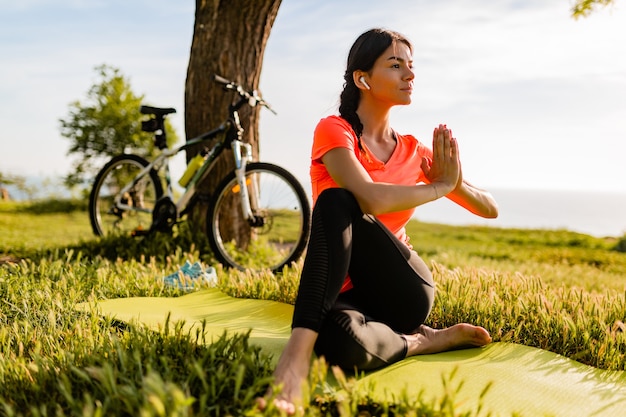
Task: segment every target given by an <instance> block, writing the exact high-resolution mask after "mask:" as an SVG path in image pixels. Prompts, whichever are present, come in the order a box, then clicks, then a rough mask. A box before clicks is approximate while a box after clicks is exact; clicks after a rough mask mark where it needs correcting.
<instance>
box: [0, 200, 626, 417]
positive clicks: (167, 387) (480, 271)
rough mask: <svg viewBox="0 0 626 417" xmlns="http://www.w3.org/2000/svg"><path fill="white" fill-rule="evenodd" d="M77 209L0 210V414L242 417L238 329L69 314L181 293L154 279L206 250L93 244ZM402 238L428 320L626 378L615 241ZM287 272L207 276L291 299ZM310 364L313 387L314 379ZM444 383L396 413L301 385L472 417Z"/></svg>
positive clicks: (356, 407) (157, 240)
mask: <svg viewBox="0 0 626 417" xmlns="http://www.w3.org/2000/svg"><path fill="white" fill-rule="evenodd" d="M84 210H85V208H84V205H83V204H82V203H81V202H77V201H46V202H39V203H30V204H28V203H0V415H7V416H49V415H69V416H97V415H121V416H125V415H128V416H131V415H132V416H137V415H141V416H165V415H167V416H176V415H180V416H191V415H209V416H212V415H215V416H218V415H219V416H221V415H255V411H254V398H255V397H256V396H257V395H259V394H261V393H263V392H264V389H265V386H266V385H267V384H268V383H269V382H270V381H271V372H272V369H271V366H270V360H269V358H267V357H265V356H264V355H263V354H262V353H261V352H260V351H259V350H258V349H257V348H255V347H254V346H249V345H248V339H247V336H245V335H243V336H232V337H231V336H228V335H224V336H223V337H222V338H221V339H220V340H218V341H217V342H215V343H213V344H207V343H205V341H204V340H202V332H201V331H194V332H191V333H189V332H186V331H184V330H183V327H182V326H181V325H180V323H168V325H167V328H166V329H165V330H164V331H163V332H159V333H155V332H152V331H150V330H148V329H144V328H133V329H129V328H128V327H126V325H124V324H123V323H119V322H116V321H114V320H111V319H107V318H104V317H100V316H98V315H97V314H86V313H80V312H78V311H76V309H75V305H76V304H77V303H80V302H85V301H87V302H94V301H96V300H101V299H108V298H115V297H130V296H176V295H179V294H180V293H179V292H178V291H176V290H174V289H171V288H168V287H164V286H163V284H162V283H160V282H159V280H158V279H156V278H157V277H162V276H165V275H167V274H169V273H171V272H173V271H174V270H176V269H177V268H178V267H179V266H180V265H182V264H183V263H184V262H185V260H191V261H195V260H198V259H201V260H203V261H204V262H206V263H211V264H212V263H213V262H214V261H213V259H212V257H211V255H210V254H209V253H208V252H207V249H206V248H207V245H206V242H205V241H204V240H203V239H202V238H201V237H198V236H193V234H192V233H191V232H189V231H188V230H185V228H184V227H183V228H181V231H180V232H179V233H177V234H176V235H175V236H173V237H168V236H162V235H157V236H155V237H154V238H151V239H143V240H141V239H122V238H116V239H113V238H111V239H96V238H94V237H93V236H92V235H91V231H90V226H89V221H88V217H87V214H86V212H85V211H84ZM409 235H410V236H412V241H411V242H412V244H413V245H414V247H415V249H416V250H417V251H418V252H419V253H420V255H421V256H422V257H423V258H424V259H425V260H426V261H427V263H429V264H430V265H432V268H433V274H434V276H435V279H436V281H437V283H438V293H437V299H436V301H435V305H434V309H433V311H432V314H431V316H430V318H429V324H430V325H432V326H434V327H443V326H449V325H451V324H454V323H457V322H460V321H469V322H474V323H477V324H481V325H483V326H485V327H486V328H487V329H488V330H489V331H490V332H491V333H492V335H493V336H494V340H496V341H509V342H515V343H522V344H525V345H529V346H535V347H539V348H542V349H547V350H550V351H553V352H556V353H559V354H562V355H565V356H568V357H570V358H573V359H575V360H577V361H579V362H582V363H586V364H589V365H592V366H595V367H598V368H602V369H610V370H618V371H622V370H624V367H625V364H626V360H625V359H626V358H625V355H626V327H625V325H624V321H626V300H625V295H626V254H625V253H623V252H621V251H619V250H616V248H617V249H619V248H621V247H623V245H624V243H623V242H624V239H623V238H622V239H616V238H605V239H602V238H594V237H590V236H586V235H582V234H577V233H572V232H568V231H551V230H517V229H496V228H486V227H453V226H445V225H436V224H425V223H419V222H413V223H411V224H410V227H409ZM299 268H300V265H295V266H294V267H292V268H289V269H286V270H285V272H284V274H283V275H282V276H279V277H278V276H274V275H273V274H270V273H266V274H250V273H245V272H239V271H224V270H222V269H221V268H218V276H219V277H220V283H219V286H220V288H221V289H222V290H223V291H224V292H226V293H229V294H231V295H233V296H237V297H252V298H262V299H272V300H278V301H283V302H287V303H293V301H294V299H295V294H296V291H297V284H298V278H299ZM315 365H316V367H319V369H320V372H313V373H312V380H311V383H312V386H315V385H316V383H317V384H318V385H319V384H321V381H322V380H323V379H324V378H325V376H324V375H325V374H326V370H325V368H324V365H323V363H317V364H315ZM335 378H337V379H339V380H340V381H341V380H342V379H341V378H342V376H341V375H339V376H335ZM450 378H452V380H451V381H450V382H449V384H450V387H451V389H450V390H451V392H450V394H449V395H446V396H444V397H442V398H439V399H434V400H433V399H428V400H426V399H424V398H418V399H415V398H413V399H404V400H399V402H398V403H395V404H384V403H383V404H381V403H378V402H376V401H374V400H373V399H371V398H369V397H368V396H367V395H366V394H365V395H363V394H358V393H351V392H350V391H349V390H348V394H349V395H348V396H345V395H344V396H338V395H336V394H337V393H336V392H334V391H332V390H330V391H326V392H324V393H323V394H321V395H320V394H319V392H317V391H316V392H315V393H314V392H312V393H311V396H312V397H311V398H312V401H313V404H314V405H312V406H310V407H309V408H307V415H342V416H343V415H345V416H347V415H422V416H473V415H484V413H482V414H481V413H478V412H477V411H476V410H467V409H465V408H464V406H463V404H460V403H457V402H456V401H455V398H454V386H455V382H454V381H453V376H450ZM346 386H349V383H348V382H346ZM359 413H360V414H359ZM269 414H270V415H271V412H270V413H269Z"/></svg>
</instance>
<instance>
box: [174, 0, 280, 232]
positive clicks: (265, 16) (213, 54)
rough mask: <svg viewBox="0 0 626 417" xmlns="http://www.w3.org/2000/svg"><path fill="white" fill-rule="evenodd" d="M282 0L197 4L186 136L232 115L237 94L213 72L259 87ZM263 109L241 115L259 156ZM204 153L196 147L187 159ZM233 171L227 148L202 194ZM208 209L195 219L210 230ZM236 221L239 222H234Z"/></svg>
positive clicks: (245, 109) (205, 0)
mask: <svg viewBox="0 0 626 417" xmlns="http://www.w3.org/2000/svg"><path fill="white" fill-rule="evenodd" d="M280 3H281V0H196V15H195V24H194V33H193V41H192V44H191V53H190V58H189V66H188V68H187V80H186V85H185V133H186V136H187V138H188V139H190V138H193V137H196V136H198V135H199V134H201V133H204V132H206V131H208V130H209V129H212V128H214V127H217V126H218V125H219V124H220V123H221V122H222V121H223V120H224V119H225V118H226V116H227V108H228V105H229V104H230V103H231V102H232V100H233V99H234V95H233V93H232V92H224V91H223V89H222V88H221V86H220V85H219V84H217V83H215V82H213V74H218V75H220V76H222V77H224V78H227V79H230V80H232V81H235V82H238V83H239V84H241V85H243V86H244V87H245V88H246V89H249V90H256V89H258V85H259V79H260V76H261V68H262V64H263V54H264V52H265V46H266V44H267V40H268V38H269V35H270V31H271V29H272V25H273V24H274V21H275V19H276V15H277V14H278V8H279V6H280ZM259 110H260V109H259V108H258V107H256V108H254V109H253V108H251V107H249V106H244V107H242V108H241V110H240V111H239V115H240V118H241V122H242V125H243V127H244V129H245V134H244V138H243V140H244V141H245V142H248V143H250V144H252V148H253V155H254V157H255V159H258V154H259ZM199 151H200V148H195V149H191V150H189V151H188V153H187V161H189V159H191V158H192V157H193V156H194V155H196V154H197V153H198V152H199ZM233 168H234V166H233V162H232V153H231V151H230V149H227V150H226V151H225V152H224V153H223V154H222V156H221V157H220V158H219V160H218V161H217V165H216V169H215V171H214V172H213V174H212V175H211V176H210V178H208V179H207V180H206V181H205V182H204V183H202V184H200V188H199V191H200V192H201V193H208V194H211V192H212V191H213V190H214V189H215V187H216V186H217V183H218V182H219V181H220V180H221V178H223V177H224V175H226V173H227V172H229V171H231V170H232V169H233ZM206 211H207V207H206V205H203V204H197V205H196V207H195V208H194V210H193V212H192V214H191V219H190V221H192V222H193V225H194V226H195V227H194V228H201V229H200V230H204V228H205V219H206ZM233 220H234V219H233Z"/></svg>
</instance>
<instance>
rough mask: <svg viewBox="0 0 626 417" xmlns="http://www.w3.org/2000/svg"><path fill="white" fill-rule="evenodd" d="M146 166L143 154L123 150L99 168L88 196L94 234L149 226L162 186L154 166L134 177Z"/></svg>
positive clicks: (134, 229) (126, 231) (138, 229)
mask: <svg viewBox="0 0 626 417" xmlns="http://www.w3.org/2000/svg"><path fill="white" fill-rule="evenodd" d="M146 166H148V161H146V160H145V159H144V158H142V157H140V156H137V155H126V154H125V155H119V156H116V157H114V158H113V159H111V161H109V162H108V163H107V164H106V165H105V166H104V168H102V170H100V172H99V173H98V175H97V176H96V180H95V181H94V184H93V188H92V189H91V194H90V196H89V219H90V221H91V228H92V229H93V232H94V234H96V235H98V236H106V235H109V234H114V233H115V234H132V233H135V232H138V231H147V230H149V229H150V226H151V225H152V211H153V209H154V205H155V204H156V201H157V200H158V199H159V198H160V197H161V195H163V186H162V184H161V181H160V179H159V176H158V174H157V172H156V171H154V170H151V171H149V172H148V173H147V174H146V175H143V176H142V177H137V175H138V174H139V173H140V172H141V171H142V170H143V169H144V168H145V167H146Z"/></svg>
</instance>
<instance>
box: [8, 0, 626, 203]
mask: <svg viewBox="0 0 626 417" xmlns="http://www.w3.org/2000/svg"><path fill="white" fill-rule="evenodd" d="M571 4H572V3H571V1H569V0H500V1H493V0H440V1H436V2H435V1H429V0H387V1H384V2H383V1H378V0H345V1H336V0H283V2H282V4H281V6H280V10H279V13H278V17H277V19H276V21H275V24H274V26H273V29H272V33H271V36H270V38H269V41H268V44H267V48H266V51H265V56H264V65H263V71H262V75H261V84H260V89H261V91H262V93H263V95H264V97H265V99H266V100H267V101H268V102H269V103H270V104H271V105H272V106H273V107H274V109H275V110H276V111H277V112H278V115H277V116H275V115H273V114H271V113H270V112H268V111H262V113H261V122H260V134H261V159H262V160H265V161H269V162H275V163H277V164H279V165H282V166H284V167H285V168H287V169H289V170H291V171H293V172H294V173H295V174H296V175H297V176H298V178H299V179H301V181H302V182H303V183H308V166H309V151H310V146H311V139H312V133H313V129H314V127H315V125H316V123H317V122H318V121H319V119H321V118H322V117H325V116H327V115H329V114H333V113H335V112H336V109H337V104H338V96H339V93H340V91H341V87H342V77H343V71H344V69H345V61H346V57H347V52H348V50H349V48H350V46H351V44H352V42H353V41H354V40H355V39H356V37H357V36H358V35H359V34H361V33H362V32H364V31H366V30H368V29H370V28H372V27H385V28H389V29H393V30H397V31H399V32H402V33H403V34H405V35H406V36H407V37H408V38H409V39H410V40H411V41H412V42H413V44H414V66H415V68H414V70H415V76H416V79H415V85H414V92H413V102H412V104H411V105H409V106H403V107H398V108H396V109H394V110H393V111H392V125H393V127H394V128H395V129H396V130H397V131H399V132H401V133H410V134H413V135H414V136H416V137H417V138H419V139H420V140H421V141H423V142H424V143H426V144H428V145H430V143H431V141H432V130H433V128H434V127H435V126H436V125H438V124H439V123H446V124H447V125H448V126H449V127H451V128H452V130H453V132H454V135H455V136H456V137H457V139H458V141H459V146H460V154H461V159H462V163H463V174H464V178H466V179H467V180H469V181H470V182H472V183H474V184H476V185H478V186H481V187H486V188H489V187H493V188H501V189H540V190H580V191H591V190H595V191H610V192H617V193H622V194H624V193H626V163H625V162H624V154H625V153H626V54H625V53H624V52H625V51H624V41H625V38H626V36H625V35H626V1H624V0H616V1H615V4H614V5H613V6H610V7H607V8H601V9H598V10H597V11H596V12H594V13H593V14H592V15H591V16H589V17H587V18H582V19H578V20H575V19H573V18H572V17H571V16H570V7H571ZM0 10H1V13H0V59H1V62H2V64H1V65H0V123H1V133H0V156H1V158H0V172H3V173H8V174H17V175H23V176H40V177H48V178H55V177H60V176H62V175H64V174H65V173H67V172H68V170H69V169H70V167H71V159H69V158H68V156H67V149H68V146H69V140H68V139H65V138H63V137H62V136H61V135H60V128H59V127H60V126H59V119H62V118H65V117H67V115H68V113H69V105H70V103H72V102H74V101H76V100H84V99H85V98H86V95H87V91H88V90H89V88H90V87H91V86H92V85H93V84H94V82H95V81H96V80H97V73H96V71H95V67H97V66H99V65H101V64H107V65H110V66H114V67H117V68H119V69H120V71H121V72H122V74H124V75H125V76H126V77H127V78H128V79H129V81H130V84H131V88H132V90H133V91H134V92H135V93H136V94H144V95H145V97H146V104H151V105H155V106H163V107H175V108H177V109H178V113H177V114H175V115H174V116H173V117H172V118H171V121H172V123H173V125H174V127H175V128H176V129H177V130H178V132H179V134H180V136H181V137H183V135H184V129H183V126H184V122H183V120H184V105H183V103H184V86H185V77H186V71H187V64H188V60H189V50H190V46H191V40H192V36H193V23H194V11H195V2H192V1H186V2H184V1H177V2H172V1H166V0H150V1H148V0H21V1H20V2H16V1H14V0H0ZM222 75H224V76H226V77H229V76H234V75H233V74H222ZM175 164H178V165H180V164H181V162H176V163H175ZM180 166H181V168H180V169H181V170H182V165H180ZM175 172H176V168H175Z"/></svg>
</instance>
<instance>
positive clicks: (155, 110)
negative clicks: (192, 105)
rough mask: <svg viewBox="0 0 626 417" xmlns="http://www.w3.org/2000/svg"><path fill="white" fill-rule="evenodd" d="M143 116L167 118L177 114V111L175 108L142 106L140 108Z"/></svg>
mask: <svg viewBox="0 0 626 417" xmlns="http://www.w3.org/2000/svg"><path fill="white" fill-rule="evenodd" d="M139 111H140V112H141V114H154V115H155V116H165V115H166V114H170V113H176V109H174V108H171V107H169V108H166V109H164V108H161V107H152V106H141V107H140V108H139Z"/></svg>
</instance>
